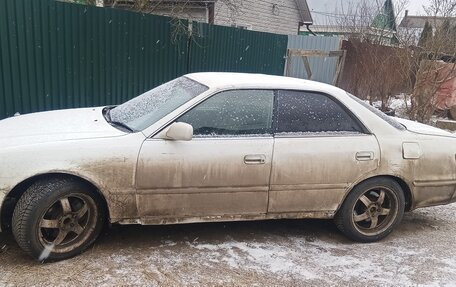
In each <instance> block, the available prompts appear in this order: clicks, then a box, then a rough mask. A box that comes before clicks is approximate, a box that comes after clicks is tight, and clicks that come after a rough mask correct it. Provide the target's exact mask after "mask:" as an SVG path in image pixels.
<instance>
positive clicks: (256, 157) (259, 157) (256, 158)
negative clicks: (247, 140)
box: [244, 154, 266, 164]
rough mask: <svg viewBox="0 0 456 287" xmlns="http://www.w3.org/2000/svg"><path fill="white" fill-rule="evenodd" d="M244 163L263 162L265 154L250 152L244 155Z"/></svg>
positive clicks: (264, 161)
mask: <svg viewBox="0 0 456 287" xmlns="http://www.w3.org/2000/svg"><path fill="white" fill-rule="evenodd" d="M244 163H245V164H265V163H266V156H265V155H264V154H251V155H246V156H245V157H244Z"/></svg>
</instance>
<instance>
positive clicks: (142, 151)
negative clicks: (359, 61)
mask: <svg viewBox="0 0 456 287" xmlns="http://www.w3.org/2000/svg"><path fill="white" fill-rule="evenodd" d="M455 155H456V137H455V136H454V135H452V134H451V133H448V132H445V131H443V130H439V129H436V128H432V127H429V126H425V125H420V124H417V123H413V122H410V121H406V120H400V119H393V118H390V117H388V116H385V115H384V114H382V113H380V112H379V111H378V110H376V109H374V108H372V107H370V106H368V105H366V104H365V103H364V102H362V101H360V100H359V99H357V98H356V97H353V96H351V95H349V94H347V93H346V92H345V91H343V90H341V89H338V88H336V87H333V86H329V85H325V84H321V83H316V82H312V81H306V80H300V79H293V78H284V77H276V76H267V75H253V74H235V73H198V74H189V75H186V76H183V77H180V78H178V79H176V80H173V81H171V82H168V83H165V84H163V85H161V86H159V87H157V88H155V89H153V90H151V91H149V92H146V93H144V94H143V95H141V96H139V97H137V98H134V99H132V100H131V101H128V102H126V103H124V104H122V105H119V106H111V107H100V108H85V109H72V110H61V111H51V112H44V113H35V114H28V115H23V116H18V117H13V118H9V119H5V120H3V121H0V158H1V166H0V203H1V213H0V214H1V222H2V225H1V228H2V230H12V232H13V234H14V237H15V239H16V241H17V243H18V244H19V246H20V247H21V248H22V249H23V250H24V251H25V252H26V253H28V254H30V255H31V256H33V257H34V258H36V259H41V260H42V259H51V260H58V259H64V258H68V257H71V256H74V255H76V254H78V253H80V252H82V251H83V250H84V249H86V248H87V247H88V246H89V245H90V244H92V243H93V242H94V241H95V239H96V238H97V236H98V234H99V233H100V231H101V229H102V227H103V226H104V224H105V223H107V222H111V223H119V224H177V223H192V222H213V221H236V220H262V219H277V218H293V219H300V218H328V219H329V218H334V219H335V222H336V224H337V226H338V228H339V229H340V230H341V231H342V232H343V233H344V234H346V235H347V236H348V237H349V238H351V239H353V240H356V241H361V242H372V241H376V240H380V239H382V238H384V237H385V236H387V235H388V234H389V233H390V232H391V231H392V230H393V229H394V228H395V227H396V226H397V225H398V224H399V222H400V221H401V219H402V216H403V214H404V212H405V211H411V210H413V209H416V208H419V207H426V206H433V205H441V204H448V203H452V202H455V201H456V194H455V190H456V158H455Z"/></svg>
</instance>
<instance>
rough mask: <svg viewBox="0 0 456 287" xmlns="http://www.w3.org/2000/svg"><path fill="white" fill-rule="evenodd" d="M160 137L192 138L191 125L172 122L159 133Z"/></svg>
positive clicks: (175, 139) (170, 138)
mask: <svg viewBox="0 0 456 287" xmlns="http://www.w3.org/2000/svg"><path fill="white" fill-rule="evenodd" d="M160 138H162V139H165V140H174V141H190V140H192V138H193V127H192V126H191V125H189V124H186V123H173V124H171V125H170V126H169V127H167V128H166V129H165V130H164V131H162V132H161V133H160Z"/></svg>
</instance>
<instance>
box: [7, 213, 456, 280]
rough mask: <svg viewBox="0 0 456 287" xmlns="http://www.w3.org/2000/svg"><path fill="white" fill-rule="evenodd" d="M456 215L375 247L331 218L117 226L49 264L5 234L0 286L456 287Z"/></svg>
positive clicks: (420, 220) (422, 217)
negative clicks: (339, 227)
mask: <svg viewBox="0 0 456 287" xmlns="http://www.w3.org/2000/svg"><path fill="white" fill-rule="evenodd" d="M455 214H456V205H449V206H442V207H434V208H427V209H421V210H417V211H414V212H411V213H408V214H406V215H405V218H404V221H403V223H402V224H401V225H400V226H399V228H398V230H396V231H395V232H394V233H393V234H392V235H391V236H389V237H388V238H386V239H385V240H383V241H381V242H379V243H372V244H360V243H354V242H352V241H350V240H348V239H346V238H345V237H344V236H342V235H341V234H340V232H339V231H338V230H337V229H336V228H335V226H334V224H333V223H332V221H330V220H289V221H286V220H279V221H264V222H237V223H214V224H191V225H178V226H147V227H145V226H144V227H142V226H114V227H113V228H112V229H110V230H108V231H107V232H106V233H105V234H103V236H102V237H101V238H100V239H99V240H98V241H97V242H96V244H95V246H94V247H93V248H91V249H90V250H88V251H87V252H86V253H84V254H82V255H80V256H77V257H75V258H73V259H69V260H66V261H62V262H56V263H48V264H40V263H35V262H33V261H31V260H30V259H29V258H28V257H27V256H25V255H24V254H23V253H22V251H20V250H19V248H18V247H17V245H16V244H15V243H14V241H13V239H12V237H11V236H10V235H7V234H0V249H1V246H6V248H5V249H6V251H3V252H2V251H0V259H1V262H2V263H1V264H0V274H1V276H0V286H2V285H8V284H10V285H12V286H49V285H51V286H68V285H70V286H72V285H83V286H127V285H148V286H341V285H346V286H366V285H369V286H456V285H455V282H456V243H455V238H456V218H455Z"/></svg>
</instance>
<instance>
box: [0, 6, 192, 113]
mask: <svg viewBox="0 0 456 287" xmlns="http://www.w3.org/2000/svg"><path fill="white" fill-rule="evenodd" d="M172 32H173V27H172V25H171V24H170V19H169V18H166V17H160V16H152V15H142V14H138V13H133V12H128V11H123V10H116V9H103V8H97V7H91V6H83V5H76V4H69V3H62V2H56V1H53V0H0V118H4V117H8V116H11V115H13V114H14V113H15V112H20V113H29V112H35V111H43V110H50V109H59V108H72V107H84V106H97V105H107V104H115V103H120V102H123V101H125V100H128V99H130V98H132V97H134V96H137V95H138V94H140V93H142V92H144V91H146V90H149V89H151V88H153V87H155V86H157V85H158V84H161V83H163V82H166V81H168V80H170V79H173V78H175V77H178V76H180V75H182V74H185V73H186V72H187V71H188V67H187V64H188V63H187V58H188V55H187V38H186V37H182V38H180V39H179V38H178V39H177V40H176V41H172Z"/></svg>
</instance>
